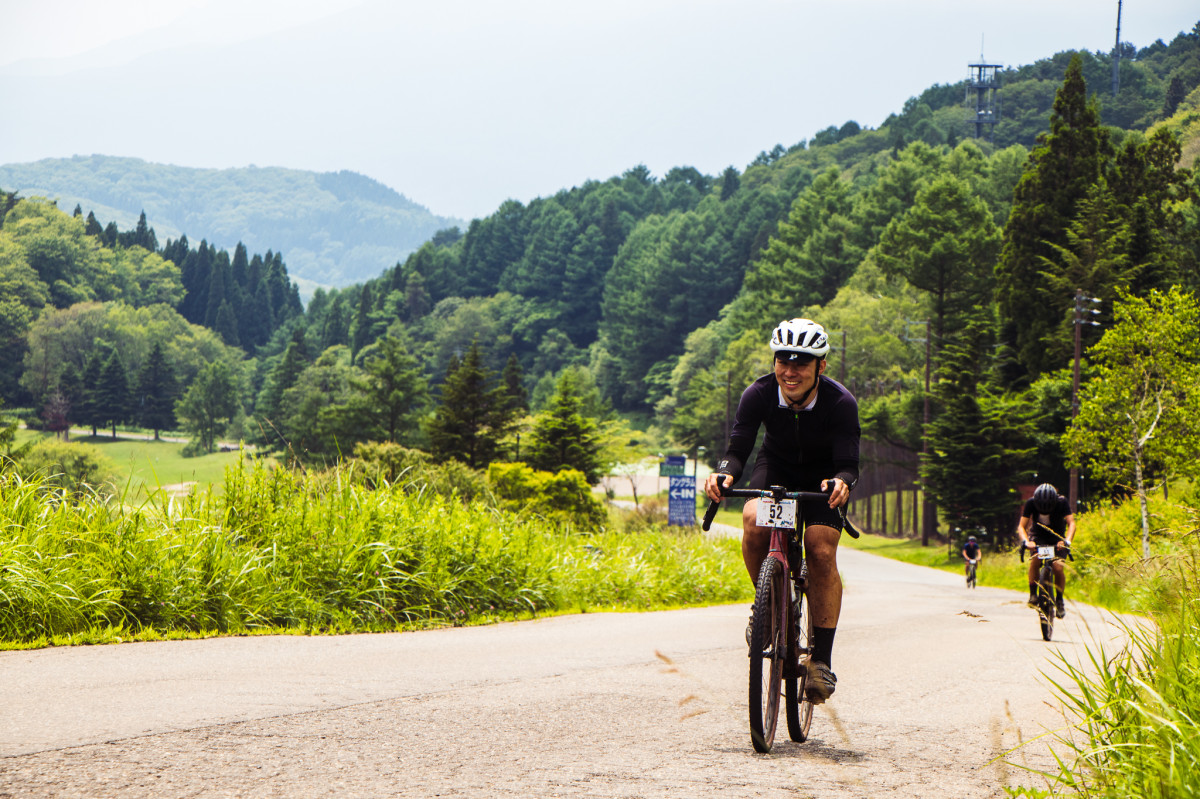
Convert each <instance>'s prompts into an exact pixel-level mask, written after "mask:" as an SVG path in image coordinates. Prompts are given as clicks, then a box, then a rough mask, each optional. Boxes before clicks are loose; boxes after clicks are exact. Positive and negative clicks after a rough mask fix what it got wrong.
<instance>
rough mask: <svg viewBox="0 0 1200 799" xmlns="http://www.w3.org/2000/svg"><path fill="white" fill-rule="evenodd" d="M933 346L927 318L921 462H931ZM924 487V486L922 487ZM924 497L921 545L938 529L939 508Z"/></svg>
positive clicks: (926, 494) (924, 492)
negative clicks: (930, 397)
mask: <svg viewBox="0 0 1200 799" xmlns="http://www.w3.org/2000/svg"><path fill="white" fill-rule="evenodd" d="M932 348H933V336H932V335H930V332H929V320H928V319H926V320H925V408H924V411H923V420H922V427H921V463H928V462H929V371H930V369H929V367H930V363H931V361H932V358H931V353H932V351H933V350H932ZM922 488H924V487H922ZM921 497H922V500H923V501H922V503H921V504H922V507H923V510H922V516H924V521H923V523H922V524H921V546H923V547H927V546H929V535H930V533H931V532H932V531H933V530H936V529H937V508H935V507H934V505H933V503H932V502H930V501H929V492H928V491H926V490H922V491H921Z"/></svg>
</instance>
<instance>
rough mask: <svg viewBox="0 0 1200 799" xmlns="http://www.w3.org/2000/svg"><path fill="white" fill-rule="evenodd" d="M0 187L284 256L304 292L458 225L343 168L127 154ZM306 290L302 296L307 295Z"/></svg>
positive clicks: (54, 168)
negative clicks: (207, 163)
mask: <svg viewBox="0 0 1200 799" xmlns="http://www.w3.org/2000/svg"><path fill="white" fill-rule="evenodd" d="M0 186H3V187H4V188H5V189H6V190H7V191H15V192H17V193H18V194H19V195H21V196H25V197H32V196H44V197H47V198H48V199H53V200H57V201H58V204H59V207H61V208H63V210H65V211H67V212H70V211H71V209H72V208H74V207H75V206H76V205H78V206H79V207H80V208H81V209H82V211H83V212H84V213H85V214H86V213H88V212H89V211H90V212H92V213H94V214H95V216H96V219H97V220H98V221H99V222H100V223H101V224H106V223H107V222H110V221H115V222H116V223H117V225H118V227H120V228H123V229H128V228H132V227H133V226H134V224H135V223H136V221H137V219H138V216H139V215H140V214H141V213H142V212H143V211H144V212H145V214H146V220H147V222H148V224H149V225H150V226H151V227H153V228H154V230H155V232H156V234H157V235H158V237H159V239H160V240H162V241H165V240H167V239H172V238H178V237H180V236H183V235H187V236H188V237H189V238H192V239H196V240H199V239H204V240H206V241H208V243H209V244H210V245H213V246H215V247H218V248H220V249H228V250H232V249H233V248H234V247H235V246H236V245H237V244H238V242H241V243H243V244H245V245H246V247H247V248H248V249H250V250H251V251H266V250H274V251H276V252H281V253H282V254H283V255H284V257H285V259H286V260H287V264H288V271H289V272H290V273H291V274H292V275H293V277H294V278H295V279H296V280H297V282H298V283H299V284H300V285H301V286H302V288H303V287H308V288H309V289H310V290H311V287H315V286H330V287H338V286H345V285H351V284H353V283H357V282H361V281H363V280H366V279H368V278H371V277H374V276H376V275H378V274H379V273H380V272H382V271H383V270H384V269H386V268H388V267H390V266H393V265H394V264H396V263H397V262H399V261H402V260H404V258H406V257H407V256H408V255H409V254H410V253H412V252H414V251H415V250H416V249H417V248H418V247H419V246H420V245H421V244H422V243H423V242H425V241H427V240H428V239H429V238H430V237H431V236H432V235H433V234H434V233H436V232H437V231H438V230H443V229H446V228H450V227H455V226H459V225H462V224H463V222H462V220H459V219H455V218H453V217H443V216H438V215H436V214H434V213H432V212H431V211H430V210H429V209H428V208H426V207H424V206H422V205H420V204H419V203H416V202H414V201H413V200H410V199H409V198H408V197H406V196H405V195H403V194H401V193H400V192H398V191H396V190H395V189H392V188H391V187H389V186H387V185H385V184H383V183H381V182H379V181H377V180H375V179H374V178H371V177H369V176H367V175H362V174H360V173H357V172H352V171H349V170H340V171H337V172H315V171H311V170H301V169H292V168H289V167H279V166H266V167H260V166H257V165H253V164H252V165H249V166H245V167H233V168H225V169H218V168H200V167H185V166H178V165H174V164H161V163H156V162H152V161H147V160H144V159H141V158H136V157H131V156H109V155H99V154H95V155H86V156H85V155H75V156H71V157H69V158H44V159H41V160H38V161H33V162H29V163H24V164H4V165H0ZM306 293H308V292H306Z"/></svg>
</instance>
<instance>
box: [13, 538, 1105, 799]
mask: <svg viewBox="0 0 1200 799" xmlns="http://www.w3.org/2000/svg"><path fill="white" fill-rule="evenodd" d="M839 557H840V566H841V570H842V572H843V575H844V579H845V582H846V596H845V602H844V606H843V612H842V622H841V625H840V626H839V630H838V636H837V641H836V645H835V650H834V663H833V667H834V671H836V672H837V674H838V679H839V683H838V690H837V693H836V694H835V695H834V697H833V698H832V699H831V700H830V702H829V703H827V704H826V705H824V706H821V707H819V708H818V709H817V712H816V714H815V716H814V719H813V726H812V732H811V737H810V739H809V741H808V742H806V743H803V744H796V743H792V742H790V741H787V740H786V731H781V733H780V734H779V736H778V737H777V742H776V747H775V750H774V751H773V752H772V753H771V754H769V755H759V754H755V753H754V751H753V749H752V747H751V745H750V737H749V732H748V727H747V721H746V716H747V711H746V682H747V670H746V648H745V643H744V640H743V630H744V627H745V624H746V617H747V612H748V611H747V608H746V607H745V606H742V605H738V606H723V607H712V608H702V609H693V610H682V611H670V612H659V613H628V614H585V615H577V616H562V617H556V618H548V619H539V620H533V621H527V622H517V623H510V624H501V625H494V626H489V627H475V628H463V629H445V630H432V631H426V632H415V633H397V634H387V635H358V636H336V637H334V636H329V637H311V638H308V637H300V636H270V637H266V636H264V637H247V638H223V639H210V640H204V641H177V642H162V643H133V644H121V645H113V646H102V647H72V648H60V649H45V650H37V651H26V652H0V675H2V679H0V714H2V715H0V797H118V796H119V797H143V796H145V797H151V796H153V797H158V796H195V797H218V796H220V797H224V796H256V797H257V796H264V797H265V796H271V797H276V796H279V797H283V796H287V797H309V796H313V797H315V796H329V795H337V796H340V797H344V796H350V797H357V796H363V797H374V796H406V797H427V796H446V797H468V796H470V797H553V796H563V797H668V796H670V797H679V796H687V797H695V796H699V797H709V796H714V797H715V796H719V797H743V796H745V797H750V796H755V797H757V796H797V797H864V798H865V797H872V798H873V797H921V799H930V797H1001V796H1004V795H1005V793H1004V791H1003V787H1002V786H1004V785H1010V784H1021V783H1024V784H1033V785H1036V784H1038V782H1037V779H1036V777H1034V776H1031V775H1030V774H1029V773H1028V772H1026V771H1024V770H1023V768H1025V767H1031V768H1035V769H1038V768H1048V767H1050V766H1051V765H1052V762H1053V761H1052V759H1051V757H1050V754H1049V752H1048V750H1047V743H1046V739H1045V738H1042V739H1038V740H1032V739H1035V738H1036V737H1037V736H1039V735H1041V734H1042V733H1044V732H1045V731H1046V730H1052V729H1056V728H1060V727H1061V726H1062V725H1063V723H1064V722H1063V718H1062V715H1061V713H1060V711H1059V710H1058V706H1057V703H1056V702H1055V701H1054V699H1053V697H1052V694H1051V693H1050V691H1049V690H1048V688H1047V687H1046V684H1045V678H1044V677H1043V676H1042V674H1041V673H1042V672H1045V673H1046V674H1049V675H1051V676H1055V675H1056V674H1057V671H1056V669H1055V667H1054V663H1055V659H1056V658H1058V657H1063V658H1067V659H1069V660H1072V661H1078V660H1080V659H1082V658H1085V657H1086V653H1085V650H1084V647H1085V645H1088V644H1090V645H1092V646H1096V645H1097V644H1098V643H1099V642H1104V644H1105V645H1106V646H1110V647H1111V646H1114V645H1115V644H1116V643H1117V642H1119V638H1120V635H1119V632H1120V631H1119V629H1118V628H1117V627H1115V626H1113V625H1112V623H1111V621H1112V620H1111V618H1110V617H1108V616H1107V615H1106V614H1102V613H1100V612H1098V611H1096V610H1094V609H1090V608H1086V607H1081V606H1075V605H1073V604H1070V603H1069V609H1070V614H1069V615H1068V617H1067V619H1065V620H1064V621H1062V622H1060V623H1059V626H1058V628H1057V629H1056V636H1055V638H1056V640H1055V641H1054V642H1053V643H1051V644H1046V643H1044V642H1043V641H1042V640H1041V636H1040V633H1039V631H1038V626H1037V620H1036V615H1035V614H1034V612H1033V611H1031V610H1029V609H1028V608H1026V607H1025V605H1024V597H1023V596H1021V595H1019V594H1017V593H1014V592H1010V591H1003V590H998V589H988V588H978V589H975V590H973V591H971V590H968V589H966V588H965V586H964V584H963V580H962V579H961V578H958V577H955V576H954V575H950V574H946V573H943V572H938V571H934V570H929V569H922V568H920V567H915V566H910V565H907V564H902V563H897V562H894V561H890V560H886V559H883V558H878V557H874V556H871V555H866V554H863V553H859V552H854V551H851V550H846V549H843V550H842V552H841V554H840V556H839ZM984 568H985V569H986V562H985V564H984ZM1022 743H1026V745H1025V746H1023V747H1020V748H1017V749H1016V751H1010V750H1013V749H1014V747H1018V745H1020V744H1022Z"/></svg>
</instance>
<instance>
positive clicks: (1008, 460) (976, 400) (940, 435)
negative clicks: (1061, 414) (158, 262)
mask: <svg viewBox="0 0 1200 799" xmlns="http://www.w3.org/2000/svg"><path fill="white" fill-rule="evenodd" d="M992 341H993V339H992V336H991V331H990V326H989V321H988V320H987V319H986V318H985V315H984V314H982V313H981V314H977V315H972V316H968V317H966V318H965V321H964V324H963V326H962V327H961V328H960V329H959V330H958V331H957V334H956V335H954V336H951V337H950V339H949V340H948V341H947V342H946V344H945V346H944V348H943V350H942V355H941V364H940V365H939V367H938V372H937V382H936V384H935V385H934V387H933V399H934V402H935V405H936V407H937V413H936V415H935V417H934V420H933V422H932V423H931V424H930V425H929V429H928V431H927V435H928V436H929V454H928V457H927V459H926V460H924V462H923V463H922V464H921V477H922V480H923V481H924V484H925V490H926V492H928V494H929V495H930V497H932V498H933V500H934V501H935V502H936V504H937V507H938V509H939V511H940V512H941V515H942V516H943V518H945V519H946V521H948V522H949V523H950V526H951V527H958V528H960V529H962V530H974V529H975V528H978V527H985V528H987V529H989V530H991V531H993V532H996V533H1001V532H1003V531H1005V530H1007V529H1008V522H1009V519H1010V517H1011V515H1012V508H1013V507H1014V506H1015V503H1016V501H1017V498H1016V496H1015V493H1014V490H1013V486H1014V485H1015V484H1016V482H1017V480H1016V476H1017V474H1018V472H1019V471H1020V470H1021V469H1022V467H1023V466H1025V465H1026V463H1027V462H1028V460H1029V457H1030V455H1031V454H1032V448H1030V447H1028V446H1022V445H1023V444H1025V443H1027V442H1025V441H1024V437H1023V435H1022V434H1021V432H1020V430H1021V429H1023V428H1024V429H1027V428H1028V427H1030V426H1031V422H1030V421H1029V419H1028V418H1027V415H1028V413H1030V412H1031V410H1032V409H1027V408H1023V407H1022V403H1020V402H1019V401H1011V402H1004V401H1001V400H997V399H996V397H995V396H994V395H991V394H990V393H989V392H988V391H987V387H986V380H987V372H986V365H987V364H988V358H987V356H988V353H989V350H990V349H991V344H992ZM1023 414H1025V416H1023Z"/></svg>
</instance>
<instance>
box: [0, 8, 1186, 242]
mask: <svg viewBox="0 0 1200 799" xmlns="http://www.w3.org/2000/svg"><path fill="white" fill-rule="evenodd" d="M1116 17H1117V0H1007V1H1006V2H1002V3H983V2H967V1H966V0H910V2H900V0H825V1H824V2H810V1H809V0H721V1H720V2H717V1H716V0H603V2H595V1H594V0H423V1H422V2H412V1H410V0H0V164H4V163H14V162H26V161H34V160H37V159H40V158H47V157H67V156H71V155H75V154H82V155H89V154H92V153H101V154H105V155H121V156H135V157H138V158H144V159H146V160H149V161H157V162H162V163H170V164H178V165H182V166H194V167H240V166H247V165H250V164H257V165H258V166H284V167H292V168H297V169H312V170H319V171H333V170H339V169H350V170H354V171H356V172H361V173H363V174H365V175H368V176H370V177H372V178H375V179H376V180H379V181H381V182H383V183H386V184H387V185H389V186H391V187H392V188H394V189H396V190H397V191H399V192H401V193H403V194H405V195H406V196H408V197H409V198H410V199H412V200H415V201H416V202H419V203H421V204H422V205H425V206H426V207H428V208H429V209H430V210H431V211H433V212H434V213H437V214H442V215H447V216H459V217H463V218H468V219H469V218H471V217H475V216H483V215H486V214H489V213H491V212H492V211H493V210H495V208H496V207H497V206H498V205H499V204H500V203H501V202H502V201H503V200H505V199H506V198H515V199H517V200H520V201H522V202H527V201H529V200H531V199H533V198H534V197H536V196H546V195H550V194H553V193H554V192H555V191H557V190H558V189H561V188H569V187H571V186H574V185H578V184H580V183H582V182H584V181H585V180H588V179H599V180H603V179H606V178H608V177H611V176H613V175H616V174H620V173H621V172H623V171H625V170H626V169H628V168H630V167H632V166H634V165H636V164H639V163H644V164H645V165H646V166H648V167H649V168H650V170H651V171H652V172H653V173H654V174H655V175H659V176H661V175H662V174H664V173H665V172H666V171H667V170H669V169H670V168H671V167H673V166H680V165H688V166H694V167H696V168H697V169H700V170H701V171H703V172H706V173H709V174H717V173H718V172H720V171H721V170H722V169H724V168H725V167H726V166H729V165H733V166H736V167H737V168H739V169H742V168H744V167H745V165H746V164H747V163H749V162H750V161H751V160H753V158H754V157H755V155H757V154H758V153H759V152H760V151H761V150H765V149H770V148H771V147H773V146H774V145H775V144H776V143H781V144H783V145H785V146H787V145H791V144H794V143H796V142H798V141H800V140H801V139H807V138H810V137H811V136H812V135H813V134H814V133H816V132H817V131H819V130H821V129H823V128H825V127H828V126H829V125H837V126H841V125H842V124H843V123H844V122H846V121H847V120H850V119H853V120H855V121H857V122H858V123H859V124H861V125H863V126H866V127H876V126H878V125H879V124H880V123H881V122H883V120H884V119H885V118H886V117H887V116H888V114H889V113H892V112H894V111H899V110H900V108H901V107H902V106H903V104H904V101H905V100H906V99H908V98H909V97H911V96H913V95H916V94H918V93H920V92H921V91H922V90H923V89H925V88H927V87H928V86H930V85H932V84H934V83H953V82H956V81H958V80H961V79H962V78H964V77H965V76H966V74H967V64H968V63H969V62H971V61H974V60H977V59H978V58H979V56H980V55H981V54H982V55H984V56H986V58H987V59H988V60H989V61H992V62H994V63H998V64H1003V65H1012V66H1018V65H1021V64H1026V63H1030V62H1032V61H1035V60H1036V59H1038V58H1041V57H1045V56H1048V55H1051V54H1053V53H1055V52H1058V51H1061V50H1066V49H1073V48H1078V49H1088V50H1102V51H1105V52H1107V51H1108V50H1110V49H1111V48H1112V45H1113V41H1114V38H1115V28H1116ZM1198 20H1200V5H1198V4H1197V3H1196V0H1186V1H1183V0H1156V1H1152V0H1125V2H1124V5H1123V15H1122V31H1121V39H1122V40H1123V41H1128V42H1132V43H1133V44H1134V45H1135V46H1137V47H1144V46H1145V45H1148V44H1150V43H1152V42H1153V41H1154V40H1155V39H1159V38H1161V39H1163V40H1165V41H1170V40H1171V39H1172V38H1174V37H1175V35H1176V34H1178V33H1179V32H1180V31H1190V30H1191V29H1192V26H1193V25H1195V24H1196V22H1197V21H1198Z"/></svg>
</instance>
